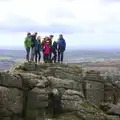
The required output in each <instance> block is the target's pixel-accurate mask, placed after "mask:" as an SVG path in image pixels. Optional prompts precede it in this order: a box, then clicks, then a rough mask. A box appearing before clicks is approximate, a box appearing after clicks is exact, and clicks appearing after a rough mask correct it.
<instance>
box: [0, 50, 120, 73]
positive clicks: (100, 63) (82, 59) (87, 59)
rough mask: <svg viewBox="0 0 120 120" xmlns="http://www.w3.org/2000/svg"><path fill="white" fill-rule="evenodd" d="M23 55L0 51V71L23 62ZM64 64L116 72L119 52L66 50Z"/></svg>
mask: <svg viewBox="0 0 120 120" xmlns="http://www.w3.org/2000/svg"><path fill="white" fill-rule="evenodd" d="M25 54H26V52H25V51H24V50H0V71H4V70H9V69H10V68H11V67H13V66H15V65H17V64H21V63H23V62H25ZM41 55H42V53H41ZM64 62H65V63H68V64H77V65H79V66H82V67H84V68H85V69H96V70H100V71H110V72H111V71H114V72H116V71H117V72H118V70H119V68H120V51H106V52H105V51H87V50H86V51H85V50H67V51H66V52H65V60H64Z"/></svg>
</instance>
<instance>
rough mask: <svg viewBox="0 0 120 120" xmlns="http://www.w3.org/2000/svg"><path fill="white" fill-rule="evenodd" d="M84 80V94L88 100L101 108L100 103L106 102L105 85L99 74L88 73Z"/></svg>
mask: <svg viewBox="0 0 120 120" xmlns="http://www.w3.org/2000/svg"><path fill="white" fill-rule="evenodd" d="M84 80H85V85H84V94H85V97H86V99H87V100H88V101H90V102H93V103H94V104H96V105H98V106H100V103H101V102H103V101H104V83H103V80H102V77H101V76H100V74H99V72H96V71H89V72H87V73H86V75H85V77H84Z"/></svg>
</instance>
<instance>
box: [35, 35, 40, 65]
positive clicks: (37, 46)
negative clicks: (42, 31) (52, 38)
mask: <svg viewBox="0 0 120 120" xmlns="http://www.w3.org/2000/svg"><path fill="white" fill-rule="evenodd" d="M40 51H41V37H40V36H38V37H37V40H36V44H35V62H36V63H37V62H40V59H41V53H40Z"/></svg>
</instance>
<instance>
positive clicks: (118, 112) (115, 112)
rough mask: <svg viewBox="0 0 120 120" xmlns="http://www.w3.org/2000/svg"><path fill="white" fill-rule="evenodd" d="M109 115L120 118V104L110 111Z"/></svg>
mask: <svg viewBox="0 0 120 120" xmlns="http://www.w3.org/2000/svg"><path fill="white" fill-rule="evenodd" d="M108 114H111V115H118V116H120V103H118V104H117V105H114V106H113V107H112V108H111V109H110V110H109V111H108Z"/></svg>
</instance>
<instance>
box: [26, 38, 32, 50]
mask: <svg viewBox="0 0 120 120" xmlns="http://www.w3.org/2000/svg"><path fill="white" fill-rule="evenodd" d="M31 44H32V42H31V38H29V37H26V38H25V41H24V46H25V47H26V48H30V47H31Z"/></svg>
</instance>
